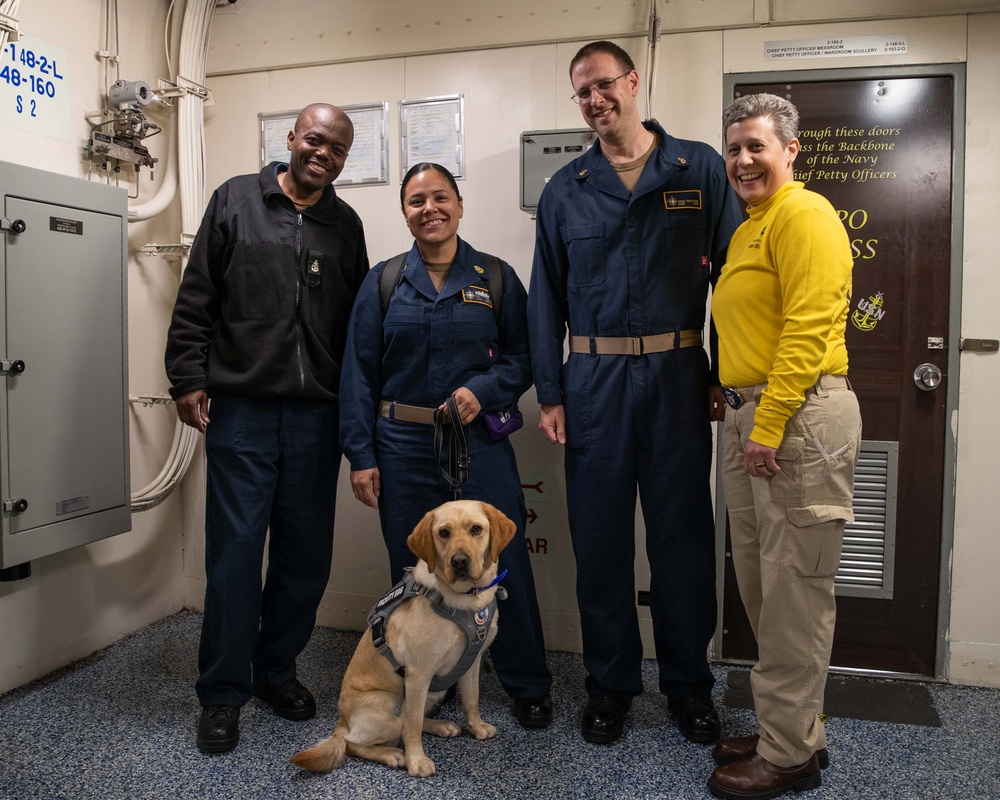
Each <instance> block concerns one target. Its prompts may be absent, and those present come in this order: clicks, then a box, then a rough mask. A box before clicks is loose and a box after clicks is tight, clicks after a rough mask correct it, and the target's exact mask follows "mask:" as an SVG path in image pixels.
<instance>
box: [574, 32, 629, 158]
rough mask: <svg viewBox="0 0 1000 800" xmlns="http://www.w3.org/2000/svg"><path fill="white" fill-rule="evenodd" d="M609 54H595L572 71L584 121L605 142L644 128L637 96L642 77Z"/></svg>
mask: <svg viewBox="0 0 1000 800" xmlns="http://www.w3.org/2000/svg"><path fill="white" fill-rule="evenodd" d="M626 66H627V65H626V64H621V63H619V62H618V60H617V59H616V58H615V57H614V56H612V55H611V54H610V53H603V52H598V53H593V54H591V55H589V56H586V57H584V58H581V59H580V60H579V61H577V62H576V63H575V64H574V65H573V68H572V71H571V72H570V78H571V79H572V81H573V88H574V89H575V90H576V92H575V93H574V94H573V100H575V101H576V102H577V103H579V104H580V113H581V114H582V115H583V119H584V121H585V122H586V123H587V124H588V125H589V126H590V127H591V128H593V129H594V131H595V132H596V133H597V135H598V136H599V137H600V138H601V140H602V141H606V142H616V141H617V140H619V139H622V138H623V137H626V138H627V137H629V136H633V135H635V132H636V131H637V130H638V129H641V127H642V123H641V122H640V119H639V108H638V106H637V105H636V101H635V96H636V94H637V93H638V91H639V76H638V75H636V74H635V70H633V69H626V70H625V71H624V72H623V71H622V70H623V69H624V68H625V67H626Z"/></svg>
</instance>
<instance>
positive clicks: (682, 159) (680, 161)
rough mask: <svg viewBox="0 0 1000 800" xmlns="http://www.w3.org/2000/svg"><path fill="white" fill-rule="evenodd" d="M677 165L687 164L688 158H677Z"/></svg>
mask: <svg viewBox="0 0 1000 800" xmlns="http://www.w3.org/2000/svg"><path fill="white" fill-rule="evenodd" d="M677 163H678V164H687V163H688V160H687V159H686V158H682V157H680V156H678V157H677Z"/></svg>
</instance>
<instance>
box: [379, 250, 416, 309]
mask: <svg viewBox="0 0 1000 800" xmlns="http://www.w3.org/2000/svg"><path fill="white" fill-rule="evenodd" d="M408 255H409V252H406V253H400V254H399V255H398V256H393V257H392V258H390V259H389V260H388V261H386V262H385V266H384V267H382V274H381V275H379V276H378V298H379V304H380V305H381V306H382V319H385V312H386V310H388V308H389V300H391V299H392V294H393V292H395V291H396V287H397V286H399V282H400V280H402V278H403V267H404V266H405V264H406V257H407V256H408Z"/></svg>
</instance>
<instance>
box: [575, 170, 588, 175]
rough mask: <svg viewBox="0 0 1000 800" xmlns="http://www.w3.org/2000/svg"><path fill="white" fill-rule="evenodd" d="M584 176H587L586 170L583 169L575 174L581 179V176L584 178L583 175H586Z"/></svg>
mask: <svg viewBox="0 0 1000 800" xmlns="http://www.w3.org/2000/svg"><path fill="white" fill-rule="evenodd" d="M586 174H587V170H585V169H581V170H580V171H579V172H578V173H577V175H579V176H580V177H583V176H584V175H586Z"/></svg>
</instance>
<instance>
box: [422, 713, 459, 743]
mask: <svg viewBox="0 0 1000 800" xmlns="http://www.w3.org/2000/svg"><path fill="white" fill-rule="evenodd" d="M424 730H425V731H426V732H427V733H431V734H433V735H434V736H440V737H441V738H443V739H451V738H454V737H455V736H461V735H462V729H461V728H460V727H458V725H456V724H455V723H454V722H451V721H450V720H446V719H429V718H428V719H425V720H424Z"/></svg>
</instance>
